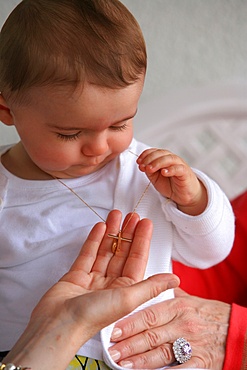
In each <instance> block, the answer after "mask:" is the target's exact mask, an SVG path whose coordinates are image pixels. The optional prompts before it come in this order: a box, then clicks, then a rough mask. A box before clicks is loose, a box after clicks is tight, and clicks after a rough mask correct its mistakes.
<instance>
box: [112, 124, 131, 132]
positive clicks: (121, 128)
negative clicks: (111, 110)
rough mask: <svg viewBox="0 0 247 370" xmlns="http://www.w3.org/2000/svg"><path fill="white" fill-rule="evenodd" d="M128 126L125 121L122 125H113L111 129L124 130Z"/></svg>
mask: <svg viewBox="0 0 247 370" xmlns="http://www.w3.org/2000/svg"><path fill="white" fill-rule="evenodd" d="M127 127H128V125H127V123H124V124H123V125H122V126H111V127H110V129H111V130H113V131H124V130H126V128H127Z"/></svg>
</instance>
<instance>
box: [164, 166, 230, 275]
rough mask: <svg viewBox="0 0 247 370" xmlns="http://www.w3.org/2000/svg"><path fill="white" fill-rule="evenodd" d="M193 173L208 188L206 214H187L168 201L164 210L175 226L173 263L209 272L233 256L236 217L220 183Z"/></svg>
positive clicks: (199, 172)
mask: <svg viewBox="0 0 247 370" xmlns="http://www.w3.org/2000/svg"><path fill="white" fill-rule="evenodd" d="M193 170H194V172H195V173H196V175H197V177H198V178H199V179H200V180H201V181H202V183H203V184H204V186H205V187H206V189H207V194H208V204H207V207H206V209H205V210H204V212H203V213H202V214H200V215H198V216H190V215H187V214H184V213H183V212H181V211H180V210H179V209H178V208H177V207H176V204H175V203H174V202H172V201H169V200H168V201H167V200H166V201H163V204H162V209H163V211H164V213H165V214H166V217H167V219H168V220H169V221H171V222H172V223H173V225H174V226H175V227H174V250H173V254H172V258H173V260H175V261H176V260H177V261H180V262H182V263H184V264H185V265H187V266H191V267H194V266H197V267H198V268H201V269H206V268H208V267H210V266H212V265H215V264H217V263H219V262H221V261H222V260H223V259H224V258H226V257H227V256H228V254H229V253H230V251H231V248H232V246H233V241H234V233H235V218H234V214H233V210H232V207H231V204H230V201H229V199H228V198H227V197H226V195H225V193H224V192H223V191H222V190H221V188H220V187H219V186H218V184H217V183H215V182H214V181H213V180H212V179H210V178H209V177H208V176H207V175H205V174H204V173H202V172H201V171H198V170H195V169H193ZM188 247H189V248H188Z"/></svg>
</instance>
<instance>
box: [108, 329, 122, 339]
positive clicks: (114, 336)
mask: <svg viewBox="0 0 247 370" xmlns="http://www.w3.org/2000/svg"><path fill="white" fill-rule="evenodd" d="M122 334H123V332H122V330H121V329H119V328H114V329H113V331H112V334H111V339H113V340H114V339H117V338H119V337H121V335H122Z"/></svg>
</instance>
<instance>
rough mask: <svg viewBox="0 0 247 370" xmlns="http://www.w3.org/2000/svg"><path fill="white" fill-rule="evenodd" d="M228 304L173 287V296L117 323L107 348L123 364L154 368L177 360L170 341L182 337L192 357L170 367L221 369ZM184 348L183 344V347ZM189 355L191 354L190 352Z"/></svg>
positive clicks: (228, 314) (140, 367)
mask: <svg viewBox="0 0 247 370" xmlns="http://www.w3.org/2000/svg"><path fill="white" fill-rule="evenodd" d="M230 309H231V308H230V305H228V304H226V303H223V302H218V301H213V300H206V299H202V298H198V297H195V296H190V295H188V294H187V293H185V292H183V291H181V289H175V298H174V299H170V300H167V301H163V302H160V303H157V304H155V305H153V306H150V307H147V308H145V309H144V310H141V311H139V312H136V313H134V314H133V315H131V316H129V317H127V318H124V319H123V320H121V321H119V322H117V323H116V325H115V327H114V330H113V334H112V339H111V340H112V341H113V342H115V344H114V345H113V346H112V347H111V348H110V353H111V354H112V356H113V359H114V358H115V359H116V358H118V360H117V361H116V360H115V361H116V362H117V363H118V364H119V365H120V366H122V367H128V368H133V369H144V368H149V369H157V368H162V367H164V366H167V365H170V364H172V363H174V362H175V361H176V358H175V355H174V351H173V344H174V342H175V343H176V340H177V339H178V338H184V339H185V340H186V341H187V342H188V343H189V346H187V350H188V351H189V350H190V349H191V351H192V353H191V358H186V361H185V362H184V363H179V362H178V363H177V365H176V366H173V367H172V369H185V368H203V369H214V370H222V368H223V363H224V357H225V345H226V337H227V332H228V326H229V317H230ZM183 348H184V347H183ZM189 357H190V356H189Z"/></svg>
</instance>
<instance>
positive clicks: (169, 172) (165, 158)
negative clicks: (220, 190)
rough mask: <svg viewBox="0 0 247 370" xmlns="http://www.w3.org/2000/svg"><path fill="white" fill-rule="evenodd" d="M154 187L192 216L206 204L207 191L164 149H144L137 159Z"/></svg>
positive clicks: (175, 157)
mask: <svg viewBox="0 0 247 370" xmlns="http://www.w3.org/2000/svg"><path fill="white" fill-rule="evenodd" d="M137 164H138V165H139V169H140V171H142V172H145V173H146V175H147V177H148V178H149V180H150V181H151V182H152V184H153V186H154V187H155V189H156V190H157V191H158V192H159V193H160V194H161V195H163V196H164V197H167V198H170V199H171V200H173V201H174V202H175V203H176V204H177V206H178V209H179V210H180V211H182V212H184V213H187V214H189V215H192V216H196V215H199V214H200V213H202V212H203V211H204V210H205V208H206V206H207V191H206V188H205V187H204V185H203V184H202V183H201V182H200V181H199V180H198V178H197V177H196V175H195V173H194V172H193V171H192V169H191V168H190V166H189V165H188V164H187V163H186V162H185V161H184V160H183V159H182V158H180V157H179V156H177V155H176V154H173V153H171V152H170V151H168V150H165V149H156V148H151V149H147V150H145V151H144V152H143V153H142V154H141V155H140V156H139V157H138V159H137Z"/></svg>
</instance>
